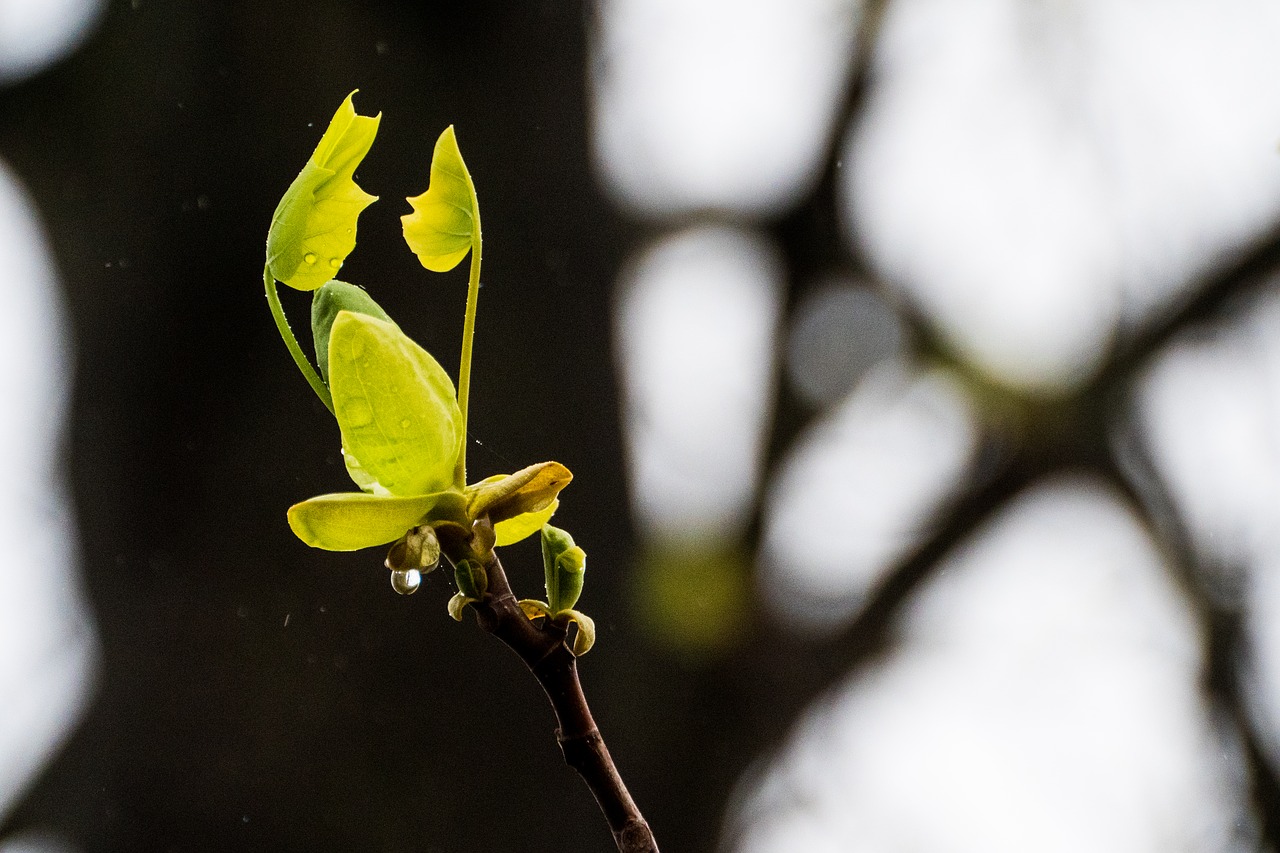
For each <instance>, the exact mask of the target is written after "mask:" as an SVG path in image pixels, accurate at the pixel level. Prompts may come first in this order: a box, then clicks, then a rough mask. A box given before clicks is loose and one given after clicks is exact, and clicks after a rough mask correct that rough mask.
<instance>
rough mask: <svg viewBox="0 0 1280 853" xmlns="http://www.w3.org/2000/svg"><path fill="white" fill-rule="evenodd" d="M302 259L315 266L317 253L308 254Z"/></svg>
mask: <svg viewBox="0 0 1280 853" xmlns="http://www.w3.org/2000/svg"><path fill="white" fill-rule="evenodd" d="M302 259H303V260H304V261H306V262H307V263H309V264H314V263H315V262H316V253H315V252H307V253H306V254H305V255H303V256H302Z"/></svg>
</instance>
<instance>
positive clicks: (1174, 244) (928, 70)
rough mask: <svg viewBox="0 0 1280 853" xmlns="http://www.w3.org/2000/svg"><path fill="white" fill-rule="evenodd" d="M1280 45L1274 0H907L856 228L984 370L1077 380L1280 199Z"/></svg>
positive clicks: (891, 26)
mask: <svg viewBox="0 0 1280 853" xmlns="http://www.w3.org/2000/svg"><path fill="white" fill-rule="evenodd" d="M1277 43H1280V5H1277V4H1275V3H1271V2H1267V0H1223V1H1221V2H1220V0H1079V2H1069V3H1052V2H1025V0H901V2H895V3H892V4H890V7H889V13H888V16H887V18H886V21H885V27H884V30H883V33H882V42H881V45H880V48H881V51H880V53H879V55H878V57H877V59H876V72H875V75H876V76H875V80H876V85H875V88H874V90H873V95H872V98H871V101H870V103H869V109H868V110H867V112H866V114H865V117H864V120H863V121H862V122H861V124H860V125H859V126H857V127H856V128H855V130H854V132H853V133H852V134H851V135H850V137H849V139H848V140H847V145H846V149H845V154H844V162H845V164H846V170H845V175H846V176H847V184H846V187H845V190H846V207H847V214H848V224H849V227H850V229H851V234H852V236H853V238H854V239H856V240H858V241H859V242H860V243H861V244H862V246H863V247H864V249H865V250H866V251H867V252H868V254H869V255H870V257H871V258H872V260H873V261H874V263H875V265H876V266H877V267H878V268H879V269H880V270H881V271H882V272H883V274H884V275H886V276H887V277H888V278H889V279H890V280H891V281H893V282H894V283H895V284H896V285H897V286H899V287H901V288H902V289H903V290H904V291H905V292H906V293H908V294H909V295H910V296H911V297H913V298H914V299H915V300H918V301H919V303H920V304H921V305H922V306H923V307H924V308H925V309H926V310H927V311H928V312H929V313H930V314H931V315H932V316H933V317H934V318H935V319H936V320H937V321H938V322H939V323H940V325H941V327H942V328H943V330H944V332H945V334H946V335H948V336H949V337H950V338H951V340H952V341H953V343H954V344H955V345H956V346H957V347H958V348H959V349H960V350H961V351H962V352H963V353H964V354H965V355H966V356H968V357H969V358H971V359H973V360H974V361H975V362H977V363H978V364H980V365H982V366H983V367H984V368H985V369H987V370H989V371H990V372H992V373H993V374H995V375H997V376H1000V377H1002V378H1004V379H1006V380H1007V381H1011V382H1015V383H1019V384H1025V385H1032V386H1045V385H1048V386H1053V385H1062V384H1070V383H1072V382H1075V381H1078V380H1080V379H1082V378H1083V377H1084V376H1085V375H1087V374H1088V372H1089V371H1090V370H1091V369H1093V367H1094V366H1095V365H1096V362H1097V360H1098V359H1099V358H1100V357H1102V356H1103V355H1104V354H1105V352H1106V344H1107V342H1108V340H1109V339H1110V337H1111V336H1112V335H1113V334H1114V332H1115V329H1116V326H1117V324H1118V323H1119V322H1120V321H1121V320H1122V319H1129V318H1132V317H1134V316H1136V315H1140V314H1142V313H1144V312H1145V311H1148V310H1149V309H1150V308H1151V307H1152V306H1153V305H1155V304H1157V303H1160V302H1162V301H1164V300H1167V299H1168V297H1169V296H1170V295H1171V294H1172V293H1174V292H1176V291H1177V290H1178V289H1179V288H1180V287H1181V286H1182V285H1184V284H1185V283H1186V282H1187V281H1188V279H1189V278H1191V277H1193V276H1194V275H1196V274H1197V273H1200V272H1203V271H1205V270H1207V269H1208V268H1210V267H1211V266H1212V265H1214V264H1215V263H1217V262H1218V261H1220V260H1221V259H1222V258H1223V257H1224V256H1230V255H1232V253H1233V252H1235V251H1237V250H1238V249H1239V247H1240V246H1241V244H1243V243H1245V242H1247V241H1248V239H1249V238H1250V237H1251V236H1252V235H1255V234H1257V233H1259V232H1260V231H1261V230H1262V229H1263V228H1264V227H1266V226H1267V225H1268V224H1269V223H1270V222H1271V221H1272V220H1274V219H1275V217H1276V216H1277V215H1280V157H1278V156H1277V154H1276V144H1277V142H1278V141H1280V51H1277V50H1275V45H1276V44H1277Z"/></svg>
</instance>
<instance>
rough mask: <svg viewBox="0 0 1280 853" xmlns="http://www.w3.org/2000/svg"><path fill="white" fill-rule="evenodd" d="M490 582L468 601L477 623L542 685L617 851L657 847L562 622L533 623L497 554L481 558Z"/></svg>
mask: <svg viewBox="0 0 1280 853" xmlns="http://www.w3.org/2000/svg"><path fill="white" fill-rule="evenodd" d="M485 572H486V575H487V576H488V580H489V588H488V590H487V592H486V593H485V595H484V598H483V599H482V600H481V601H478V602H474V603H473V604H472V605H471V606H472V607H473V608H474V609H475V611H476V621H477V622H478V623H479V625H480V627H481V628H482V629H483V630H485V631H487V632H488V633H490V634H492V635H493V636H495V637H497V638H498V639H499V640H501V641H502V642H503V643H505V644H506V645H507V647H508V648H510V649H511V650H512V651H513V652H515V653H516V654H517V655H519V656H520V659H521V660H523V661H524V662H525V665H526V666H528V667H529V670H530V672H532V673H533V675H534V677H535V678H536V679H537V680H538V683H539V684H540V685H542V689H543V690H544V691H545V692H546V694H547V698H548V699H549V700H550V701H551V707H552V710H554V711H555V714H556V722H557V723H558V728H557V730H556V738H557V740H558V741H559V742H560V750H561V752H562V753H563V754H564V760H565V763H566V764H568V765H569V766H570V767H572V768H573V769H574V770H576V771H578V774H579V775H580V776H581V777H582V780H583V781H584V782H586V783H587V787H588V788H590V789H591V793H592V794H594V795H595V798H596V802H597V803H598V804H599V806H600V810H601V811H602V812H604V816H605V820H606V821H608V823H609V829H610V830H611V831H612V832H613V840H614V843H615V844H616V845H617V847H618V851H619V853H658V843H657V841H655V840H654V837H653V831H652V830H651V829H650V828H649V824H648V822H647V821H645V819H644V816H643V815H642V814H641V813H640V809H639V807H637V806H636V803H635V800H633V799H632V798H631V794H630V793H629V792H628V791H627V786H626V785H625V784H624V783H623V781H622V776H621V775H620V774H619V773H618V768H617V766H616V765H614V763H613V757H612V756H611V755H609V749H608V747H606V746H605V743H604V738H603V737H601V735H600V730H599V729H598V728H596V723H595V720H594V719H593V718H592V716H591V709H590V707H588V705H587V698H586V695H585V694H584V693H583V691H582V682H581V681H580V680H579V678H578V659H577V658H576V657H575V656H574V654H573V652H571V651H570V650H569V647H568V646H566V645H565V631H566V626H564V625H557V624H555V623H554V622H552V621H551V620H550V619H546V620H543V622H542V624H541V625H538V624H535V623H534V622H532V621H530V619H529V618H528V617H527V616H526V615H525V614H524V611H523V610H521V609H520V605H519V604H518V603H517V602H516V597H515V595H513V594H512V592H511V585H510V583H509V582H508V581H507V576H506V573H505V572H504V571H503V569H502V563H501V562H500V561H499V560H498V555H497V554H494V553H493V552H492V551H490V552H489V558H488V559H487V560H486V561H485Z"/></svg>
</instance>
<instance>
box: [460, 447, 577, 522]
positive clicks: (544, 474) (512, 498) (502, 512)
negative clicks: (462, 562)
mask: <svg viewBox="0 0 1280 853" xmlns="http://www.w3.org/2000/svg"><path fill="white" fill-rule="evenodd" d="M572 479H573V474H572V473H570V471H569V469H568V468H566V467H564V466H563V465H561V464H560V463H559V462H539V463H538V464H536V465H530V466H529V467H528V468H522V469H520V470H519V471H517V472H515V473H514V474H506V475H497V476H493V477H488V478H486V479H484V480H481V481H480V482H479V483H476V484H474V485H471V486H468V487H467V510H468V511H469V512H470V513H471V516H472V518H479V517H480V516H482V515H487V516H489V520H490V521H492V522H493V523H494V524H498V523H500V522H503V521H506V520H507V519H509V518H515V517H516V516H519V515H524V514H525V513H529V512H540V511H542V510H545V509H546V508H547V507H549V506H551V505H552V503H553V502H554V501H555V499H556V495H558V494H560V490H561V489H563V488H564V487H565V486H567V485H569V481H570V480H572Z"/></svg>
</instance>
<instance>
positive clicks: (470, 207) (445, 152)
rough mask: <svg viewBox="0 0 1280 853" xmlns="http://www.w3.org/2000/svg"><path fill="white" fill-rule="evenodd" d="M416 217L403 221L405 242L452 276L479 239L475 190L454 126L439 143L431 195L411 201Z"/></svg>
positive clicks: (425, 261)
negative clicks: (476, 239) (477, 238)
mask: <svg viewBox="0 0 1280 853" xmlns="http://www.w3.org/2000/svg"><path fill="white" fill-rule="evenodd" d="M408 202H409V205H410V206H411V207H412V208H413V213H409V214H406V215H404V216H402V217H400V221H401V223H402V224H403V225H404V240H405V242H406V243H408V244H409V248H410V249H412V250H413V253H414V254H415V255H417V256H418V260H419V261H421V262H422V265H423V266H424V267H426V268H427V269H429V270H431V271H432V272H448V271H449V270H451V269H453V268H454V267H456V266H457V265H458V263H459V262H460V261H461V260H462V259H463V258H465V257H466V256H467V252H469V251H470V250H471V242H472V239H473V237H474V236H475V229H476V220H477V215H476V209H475V187H474V186H473V185H472V183H471V173H470V172H468V171H467V165H466V163H464V162H462V152H461V151H459V150H458V140H457V137H455V136H454V133H453V125H449V127H447V128H445V131H444V133H442V134H440V138H439V139H437V140H436V148H435V152H434V153H433V154H432V155H431V180H430V183H429V184H428V185H427V191H426V192H425V193H423V194H422V195H419V196H414V197H413V198H410V199H408Z"/></svg>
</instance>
